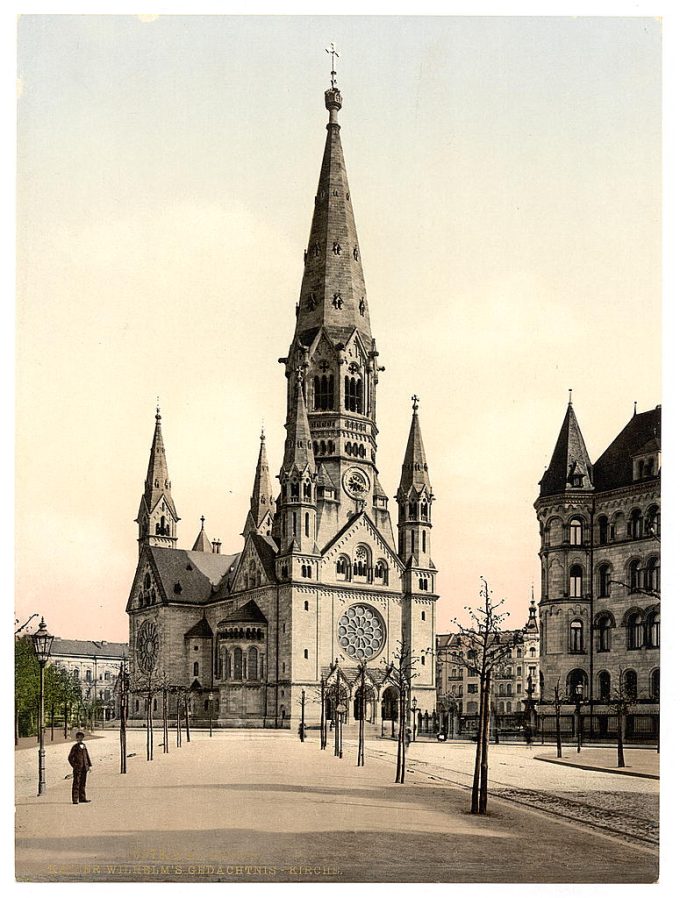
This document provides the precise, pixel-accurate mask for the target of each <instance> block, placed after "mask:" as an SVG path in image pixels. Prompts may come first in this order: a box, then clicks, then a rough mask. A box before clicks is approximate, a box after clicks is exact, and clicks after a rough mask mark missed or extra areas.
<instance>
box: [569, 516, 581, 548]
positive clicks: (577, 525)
mask: <svg viewBox="0 0 680 898" xmlns="http://www.w3.org/2000/svg"><path fill="white" fill-rule="evenodd" d="M569 545H570V546H582V545H583V522H582V521H581V519H580V518H572V519H571V521H569Z"/></svg>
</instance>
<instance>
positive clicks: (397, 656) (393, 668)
mask: <svg viewBox="0 0 680 898" xmlns="http://www.w3.org/2000/svg"><path fill="white" fill-rule="evenodd" d="M416 660H417V659H416V658H415V657H414V656H413V655H412V654H411V650H410V646H408V645H407V644H406V643H404V642H398V643H397V651H396V652H395V653H394V661H391V662H390V663H389V664H388V665H387V669H386V671H385V678H384V679H385V680H389V681H390V682H391V683H393V684H394V685H395V686H396V687H397V691H398V693H399V730H398V734H397V771H396V777H395V780H394V781H395V783H403V782H404V780H405V776H406V749H407V746H408V739H407V732H406V722H407V718H408V698H409V695H410V694H411V689H412V684H413V680H414V678H415V677H416V676H417V674H416V672H415V667H416Z"/></svg>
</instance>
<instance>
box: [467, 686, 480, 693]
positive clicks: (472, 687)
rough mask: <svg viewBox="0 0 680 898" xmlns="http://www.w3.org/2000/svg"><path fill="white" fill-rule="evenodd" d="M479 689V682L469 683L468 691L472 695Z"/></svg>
mask: <svg viewBox="0 0 680 898" xmlns="http://www.w3.org/2000/svg"><path fill="white" fill-rule="evenodd" d="M477 689H478V684H477V683H468V684H467V691H468V692H469V693H470V695H474V694H475V693H476V692H477Z"/></svg>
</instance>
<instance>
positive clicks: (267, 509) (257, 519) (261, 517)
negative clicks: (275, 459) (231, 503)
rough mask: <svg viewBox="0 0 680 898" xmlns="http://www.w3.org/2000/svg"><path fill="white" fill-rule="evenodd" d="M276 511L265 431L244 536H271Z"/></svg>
mask: <svg viewBox="0 0 680 898" xmlns="http://www.w3.org/2000/svg"><path fill="white" fill-rule="evenodd" d="M275 510H276V506H275V503H274V496H273V493H272V485H271V480H270V478H269V462H268V461H267V449H266V446H265V438H264V429H263V430H262V432H261V434H260V454H259V456H258V459H257V467H256V469H255V481H254V483H253V492H252V495H251V497H250V510H249V511H248V517H247V518H246V525H245V527H244V528H243V536H247V535H248V534H249V533H251V532H252V531H254V532H255V533H259V534H261V535H262V536H269V535H270V534H271V532H272V521H273V518H274V512H275Z"/></svg>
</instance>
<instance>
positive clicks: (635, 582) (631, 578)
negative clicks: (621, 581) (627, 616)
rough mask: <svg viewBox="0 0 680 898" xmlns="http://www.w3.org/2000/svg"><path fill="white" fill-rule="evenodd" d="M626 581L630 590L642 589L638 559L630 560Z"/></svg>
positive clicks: (637, 590) (638, 590)
mask: <svg viewBox="0 0 680 898" xmlns="http://www.w3.org/2000/svg"><path fill="white" fill-rule="evenodd" d="M628 582H629V585H630V591H631V592H640V590H641V589H642V568H641V567H640V562H639V561H631V563H630V565H629V567H628Z"/></svg>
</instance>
